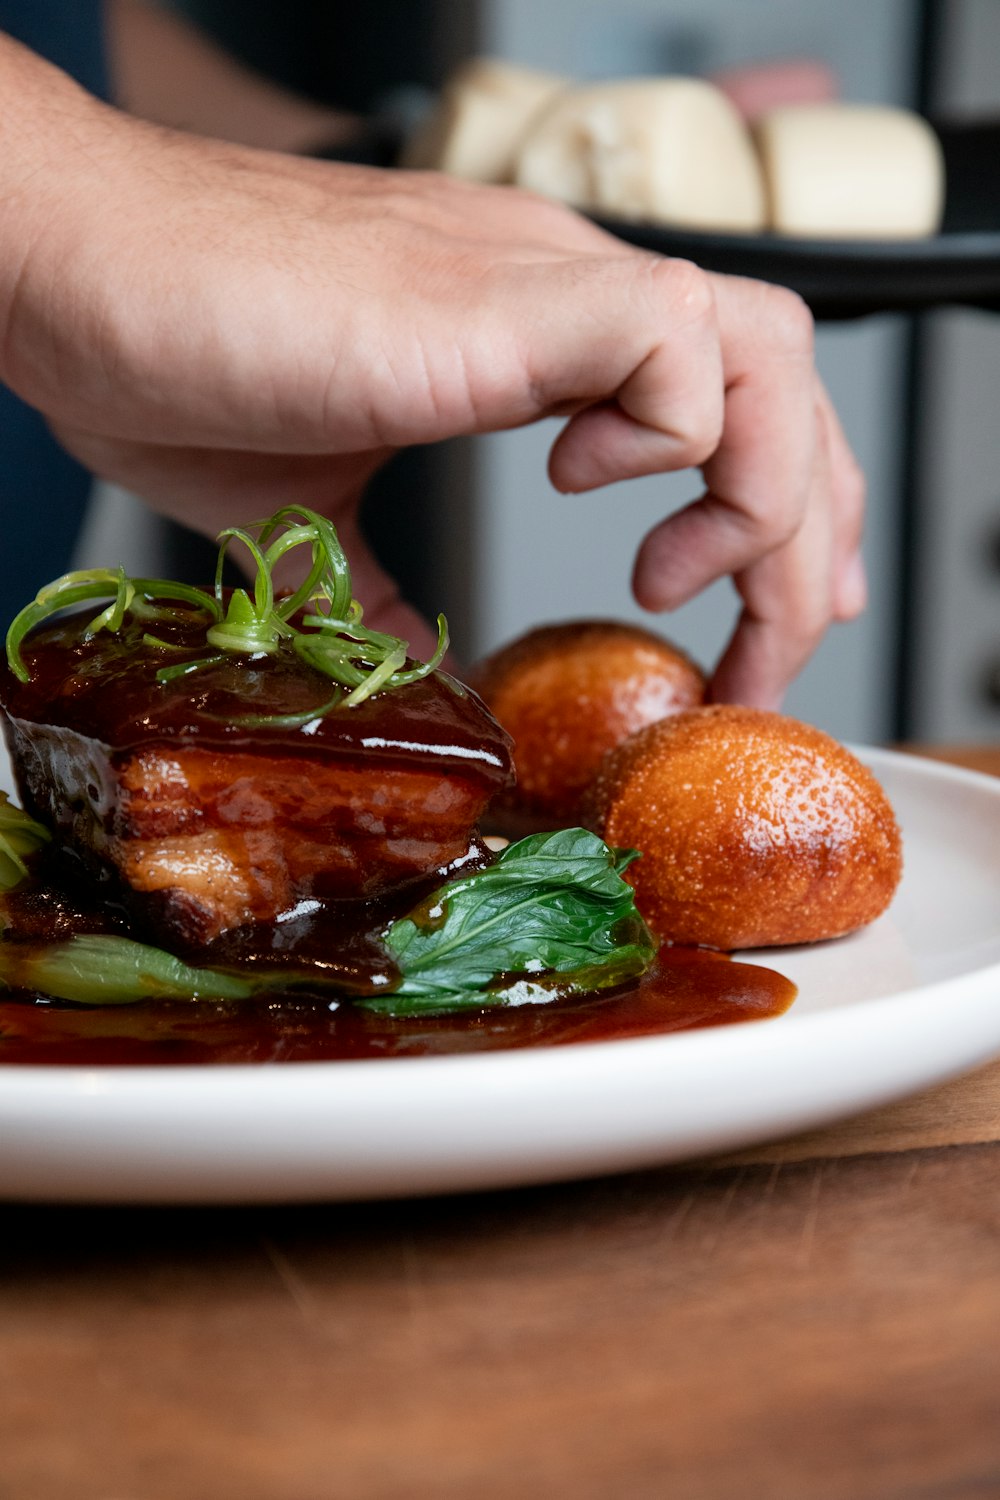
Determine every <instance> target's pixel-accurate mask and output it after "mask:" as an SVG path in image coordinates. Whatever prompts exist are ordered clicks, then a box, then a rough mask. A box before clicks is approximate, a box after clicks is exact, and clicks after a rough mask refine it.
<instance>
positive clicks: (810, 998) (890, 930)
mask: <svg viewBox="0 0 1000 1500" xmlns="http://www.w3.org/2000/svg"><path fill="white" fill-rule="evenodd" d="M865 759H866V760H867V761H868V763H869V764H870V765H871V766H872V768H873V769H874V770H875V772H876V774H877V775H878V776H879V778H880V780H881V781H882V783H883V785H884V786H885V789H886V791H887V792H888V794H889V796H890V798H891V799H892V802H893V804H894V806H895V808H896V811H897V813H898V815H899V818H900V821H901V823H902V827H903V834H904V840H905V849H906V873H905V876H904V879H903V883H902V886H901V888H900V890H899V893H898V894H897V897H896V900H895V901H894V903H893V906H892V909H891V911H890V912H889V914H888V915H887V916H885V917H883V918H882V919H881V920H880V921H879V922H877V923H875V924H874V925H873V926H872V927H870V928H869V929H867V931H865V932H863V933H861V934H859V935H857V936H855V937H852V938H847V939H843V940H841V941H840V942H837V943H830V944H824V945H819V946H817V947H813V948H808V949H792V950H787V949H786V950H784V951H783V952H781V953H780V954H772V955H771V957H770V960H769V961H770V962H771V963H773V964H774V965H775V967H777V968H779V969H780V970H781V971H782V973H785V974H787V975H788V976H789V977H790V978H792V979H793V980H795V982H796V983H797V984H798V985H799V987H800V995H799V998H798V1000H797V1001H796V1003H795V1005H794V1006H793V1007H792V1009H791V1010H790V1011H789V1012H788V1013H787V1014H786V1015H785V1016H782V1017H780V1018H779V1019H777V1020H771V1021H762V1022H751V1023H745V1024H742V1025H736V1026H731V1027H718V1028H714V1029H711V1030H706V1031H693V1032H686V1033H680V1034H674V1035H669V1036H662V1037H650V1038H637V1039H635V1040H627V1041H617V1042H607V1043H588V1044H581V1045H576V1046H567V1047H559V1048H552V1049H550V1050H546V1049H539V1050H536V1051H527V1052H523V1051H522V1052H514V1051H512V1052H500V1053H488V1054H479V1055H465V1056H461V1057H435V1058H397V1059H392V1060H374V1061H361V1062H334V1063H300V1064H290V1065H287V1066H284V1067H283V1066H280V1065H277V1066H263V1067H254V1066H252V1065H247V1066H238V1067H237V1066H220V1067H195V1068H185V1067H169V1068H113V1069H107V1070H99V1069H83V1068H55V1067H48V1068H46V1067H38V1068H33V1067H9V1068H0V1143H2V1144H0V1194H3V1195H5V1196H7V1197H20V1198H32V1199H50V1200H67V1201H68V1200H74V1199H75V1200H105V1201H118V1202H153V1201H160V1202H174V1203H181V1202H189V1203H193V1202H214V1203H221V1202H252V1201H258V1202H264V1201H271V1202H277V1201H281V1200H293V1199H338V1198H364V1197H383V1196H392V1195H400V1194H408V1193H428V1192H438V1191H451V1190H456V1189H467V1188H489V1187H497V1186H503V1185H513V1184H524V1183H531V1182H542V1181H546V1180H555V1179H559V1178H568V1177H580V1176H587V1175H590V1174H594V1173H601V1172H614V1171H622V1170H626V1169H629V1168H640V1167H648V1166H653V1165H656V1164H660V1163H665V1162H671V1161H678V1160H682V1159H684V1158H690V1157H694V1156H698V1155H701V1154H703V1153H706V1152H711V1151H718V1150H723V1149H726V1150H728V1149H732V1148H735V1147H739V1146H745V1145H749V1144H751V1143H752V1142H754V1141H759V1140H762V1139H765V1138H767V1137H774V1136H779V1135H783V1134H787V1133H789V1132H792V1131H797V1130H801V1129H804V1128H806V1127H808V1126H815V1125H820V1124H823V1123H825V1122H827V1121H830V1120H833V1119H835V1118H837V1117H838V1116H843V1115H846V1114H849V1113H851V1112H852V1111H857V1110H861V1109H864V1108H866V1107H868V1106H872V1105H876V1104H879V1103H882V1102H884V1101H887V1100H889V1099H893V1098H896V1097H898V1096H900V1095H902V1094H905V1093H907V1092H908V1091H912V1090H914V1089H918V1088H920V1087H922V1086H924V1085H927V1084H930V1083H933V1082H935V1081H937V1080H939V1079H942V1078H945V1077H947V1076H948V1075H950V1074H953V1073H956V1072H959V1071H961V1070H962V1069H964V1068H968V1067H971V1066H973V1065H974V1064H976V1063H978V1062H981V1061H984V1060H985V1059H987V1058H988V1057H990V1056H991V1055H992V1054H993V1053H995V1052H1000V780H993V779H992V778H989V777H985V776H976V775H973V774H972V773H970V772H965V771H958V770H954V769H952V768H951V767H946V766H942V765H938V764H935V763H933V762H930V761H921V760H917V759H912V758H909V757H906V756H900V755H894V754H891V753H889V752H886V751H869V752H865Z"/></svg>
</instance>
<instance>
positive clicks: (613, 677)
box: [470, 620, 705, 827]
mask: <svg viewBox="0 0 1000 1500" xmlns="http://www.w3.org/2000/svg"><path fill="white" fill-rule="evenodd" d="M470 680H471V685H472V686H473V687H474V688H475V689H476V691H477V692H478V693H479V695H480V696H481V697H482V698H483V699H484V700H485V701H486V703H487V705H488V706H489V708H490V709H491V710H492V712H493V714H494V715H495V717H496V718H497V719H498V720H499V721H500V723H501V724H502V725H503V727H504V728H505V729H506V730H507V732H508V734H510V735H511V736H512V738H513V740H514V764H515V767H516V770H517V786H516V787H515V789H514V790H513V792H512V793H510V794H509V796H508V798H507V799H506V800H507V806H509V807H511V808H514V809H516V810H517V811H518V812H520V813H521V814H522V815H525V816H526V817H528V818H530V819H532V820H534V821H535V822H537V824H538V825H539V826H542V825H544V826H545V827H557V826H559V825H560V824H567V823H574V822H578V821H579V819H580V817H581V815H582V809H581V800H582V797H583V794H584V792H585V791H586V790H587V788H588V787H589V785H590V782H591V781H592V780H593V778H594V776H595V775H596V774H597V770H598V767H599V766H600V764H601V761H602V760H603V758H604V755H605V753H606V751H608V750H610V749H611V748H612V747H613V746H615V745H618V744H620V743H621V742H622V740H624V739H626V738H627V737H628V736H629V735H630V734H632V733H633V732H634V731H635V730H636V729H640V728H642V726H643V725H645V724H650V723H652V722H653V721H654V720H656V719H662V718H664V717H665V716H666V715H668V714H675V713H678V712H679V711H680V710H681V709H685V708H689V707H690V706H691V705H692V704H695V703H701V702H703V700H704V697H705V678H704V675H703V673H702V672H701V671H700V670H699V668H698V667H696V666H695V664H694V662H692V661H691V660H690V659H689V658H688V657H687V656H685V655H684V653H683V652H681V651H679V650H678V649H677V647H676V646H672V645H670V644H669V642H667V641H664V640H663V639H662V637H660V636H658V635H654V634H653V633H652V631H649V630H643V629H641V627H639V626H637V625H626V624H620V623H617V622H614V621H604V620H580V621H570V622H567V623H565V624H559V625H543V626H540V627H539V628H537V629H535V630H530V631H528V633H527V634H526V635H523V636H520V637H519V638H518V639H517V640H515V641H512V642H511V643H510V644H509V645H507V646H504V647H502V648H501V649H500V650H499V651H497V652H495V653H494V654H493V655H492V656H489V657H487V658H486V660H485V661H483V662H482V663H481V664H480V666H479V667H478V668H477V669H476V670H475V671H474V673H473V674H472V676H471V679H470Z"/></svg>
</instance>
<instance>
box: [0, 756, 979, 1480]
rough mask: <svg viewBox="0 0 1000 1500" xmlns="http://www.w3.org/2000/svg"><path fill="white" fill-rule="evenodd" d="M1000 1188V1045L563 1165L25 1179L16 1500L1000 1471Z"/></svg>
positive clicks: (16, 1268)
mask: <svg viewBox="0 0 1000 1500" xmlns="http://www.w3.org/2000/svg"><path fill="white" fill-rule="evenodd" d="M951 758H954V759H961V760H962V761H963V762H964V763H966V764H971V763H972V762H973V760H974V759H975V757H974V756H973V755H971V754H960V753H958V752H956V753H955V754H954V755H953V756H952V757H951ZM978 766H979V768H980V769H987V770H993V769H995V770H1000V753H997V752H993V751H991V752H982V754H981V756H980V757H979V759H978ZM998 1004H1000V996H998ZM0 1149H2V1145H0ZM998 1184H1000V1063H994V1064H991V1065H990V1066H989V1067H986V1068H984V1069H981V1070H980V1071H979V1072H978V1073H975V1074H972V1075H970V1076H968V1077H966V1078H963V1079H960V1080H956V1081H954V1082H952V1083H949V1084H946V1085H943V1086H940V1087H938V1088H936V1089H933V1090H931V1091H929V1092H927V1093H925V1094H923V1095H921V1096H919V1097H917V1098H914V1099H910V1100H906V1101H903V1102H901V1103H899V1104H897V1105H894V1106H892V1107H891V1108H886V1109H881V1110H878V1111H875V1112H873V1113H870V1114H868V1115H866V1116H863V1117H860V1118H859V1119H856V1120H853V1121H849V1122H846V1123H844V1124H841V1125H838V1126H835V1127H832V1128H831V1129H829V1130H824V1131H814V1132H811V1133H810V1134H808V1135H805V1136H800V1137H798V1138H796V1139H795V1140H793V1141H788V1142H781V1143H777V1144H776V1145H772V1146H769V1147H764V1148H759V1149H757V1150H755V1151H753V1152H747V1153H743V1154H742V1155H741V1156H739V1157H730V1158H725V1159H723V1158H719V1159H717V1160H715V1161H711V1162H700V1163H694V1164H692V1165H691V1166H688V1167H680V1168H678V1167H675V1168H670V1169H665V1170H661V1171H654V1172H643V1173H636V1174H630V1175H625V1176H621V1177H616V1178H607V1179H601V1180H597V1181H592V1182H584V1183H576V1184H572V1185H566V1186H557V1187H547V1188H533V1189H530V1190H525V1191H518V1192H505V1193H492V1194H480V1195H470V1196H465V1197H457V1198H451V1199H428V1200H422V1201H408V1202H403V1203H392V1204H377V1205H364V1206H352V1205H339V1206H325V1207H324V1206H321V1207H303V1208H291V1209H289V1208H281V1209H278V1208H275V1209H254V1210H192V1209H186V1210H169V1209H162V1210H149V1209H143V1210H138V1209H136V1210H126V1209H81V1208H72V1209H67V1208H57V1207H20V1206H7V1207H5V1208H3V1209H2V1210H0V1229H2V1233H0V1500H424V1497H427V1500H507V1497H513V1500H535V1497H549V1496H554V1497H559V1500H561V1497H564V1496H565V1497H573V1500H605V1497H608V1500H610V1497H614V1500H618V1497H622V1500H647V1497H648V1500H661V1497H662V1500H744V1497H749V1500H757V1497H760V1500H965V1497H968V1500H985V1497H992V1496H1000V1187H998Z"/></svg>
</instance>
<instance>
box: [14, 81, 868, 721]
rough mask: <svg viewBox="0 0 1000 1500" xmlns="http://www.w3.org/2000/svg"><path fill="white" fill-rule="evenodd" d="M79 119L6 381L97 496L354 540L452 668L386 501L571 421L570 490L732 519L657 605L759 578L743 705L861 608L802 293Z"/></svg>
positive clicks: (534, 221)
mask: <svg viewBox="0 0 1000 1500" xmlns="http://www.w3.org/2000/svg"><path fill="white" fill-rule="evenodd" d="M75 93H76V91H74V94H75ZM80 97H82V98H85V96H80ZM74 107H75V108H76V110H77V114H76V116H75V121H74V145H75V147H76V149H75V151H70V152H66V153H64V155H63V158H62V159H61V160H60V162H59V165H58V166H57V167H55V168H54V169H52V170H51V171H50V173H49V174H48V175H47V176H46V178H45V180H44V183H43V184H42V185H39V182H38V180H37V179H35V178H32V177H28V176H25V175H24V174H23V173H22V175H21V176H20V178H19V181H20V182H21V184H22V186H21V187H20V189H19V192H20V198H21V203H22V206H23V216H22V218H21V220H20V223H21V224H22V226H24V230H25V231H26V233H27V235H28V252H27V253H25V254H24V255H23V256H21V257H20V258H19V259H18V262H17V263H18V265H19V267H20V276H19V278H18V279H17V281H16V285H15V286H13V287H12V289H11V291H10V294H9V296H8V298H7V302H6V314H7V316H6V334H7V336H6V340H5V343H4V356H3V375H4V378H5V379H7V380H8V382H9V383H10V384H11V385H12V386H13V387H14V388H15V389H16V390H18V391H19V393H20V394H21V395H23V396H24V397H25V398H26V399H27V400H29V401H31V402H32V403H34V404H35V405H37V406H38V407H39V408H40V409H41V410H42V411H43V412H45V414H46V415H47V416H48V418H49V420H50V421H51V422H52V424H53V426H54V428H55V430H56V431H57V433H58V434H59V436H60V437H61V438H62V440H63V441H64V442H65V443H66V444H67V446H68V447H69V448H70V449H71V450H72V451H73V452H75V453H76V454H77V456H79V457H80V458H81V459H82V460H83V462H85V463H86V464H88V465H89V466H90V467H91V468H92V469H93V470H94V471H95V472H97V473H99V474H102V475H105V476H107V477H109V478H112V479H115V480H117V481H118V482H120V483H122V484H124V485H126V486H127V487H129V488H130V489H133V490H134V491H135V492H136V493H138V494H140V495H142V496H143V497H144V498H145V499H147V500H148V501H149V502H150V503H151V504H153V505H155V506H156V507H157V508H158V509H160V510H161V511H163V512H164V513H166V514H170V515H173V516H175V517H177V518H178V519H181V520H184V521H185V522H186V523H187V524H189V525H194V526H196V527H197V528H198V529H199V530H202V531H205V532H206V533H210V534H214V532H215V531H217V530H218V529H219V528H220V527H221V526H222V525H226V524H230V523H233V522H236V523H239V522H246V521H248V520H251V519H254V518H256V517H257V516H259V515H262V514H266V513H268V512H269V511H271V510H273V509H274V508H275V507H276V506H277V505H279V504H300V505H301V504H304V505H309V506H311V507H313V508H316V509H319V510H323V511H325V512H326V513H327V514H329V515H331V516H332V517H333V518H334V519H335V520H336V521H337V523H338V525H339V527H340V529H341V531H342V534H343V536H344V540H345V545H346V546H347V549H348V551H349V554H350V555H351V559H352V564H353V565H354V568H355V572H356V581H357V593H358V595H359V597H361V598H362V600H363V601H364V602H365V604H366V607H367V611H368V615H367V617H368V618H369V619H371V620H372V622H373V623H378V622H381V623H383V624H385V625H386V626H387V627H389V628H393V629H396V630H398V631H399V633H401V634H404V635H406V636H408V637H409V638H410V639H411V642H412V643H413V644H414V645H415V647H416V648H417V649H422V648H423V646H424V645H425V643H426V639H427V637H426V635H424V636H418V635H417V633H416V628H415V626H414V623H413V621H412V620H409V619H403V618H402V617H401V615H400V610H401V606H400V605H399V603H398V600H395V599H394V596H393V594H392V591H391V587H390V585H389V584H388V581H387V580H385V579H384V577H383V576H382V575H379V574H378V572H377V570H376V568H375V565H374V563H373V562H372V560H371V559H370V558H369V557H368V556H367V554H366V553H365V551H364V550H363V548H362V546H361V543H360V539H359V537H358V533H357V528H356V524H355V513H356V506H357V502H358V498H359V496H360V493H361V491H362V489H363V487H364V484H365V482H366V481H367V479H368V478H369V476H370V475H371V473H372V472H373V470H374V469H375V467H376V466H377V465H378V464H379V463H380V462H381V461H382V460H383V459H384V458H385V457H386V456H387V455H388V454H389V453H390V452H392V451H393V450H394V449H396V448H398V447H401V446H405V445H409V444H413V443H424V442H431V441H435V440H437V439H441V438H446V437H450V436H454V435H457V434H463V433H479V432H487V431H495V430H499V429H502V428H508V427H515V426H518V425H521V424H524V423H528V422H533V421H535V420H537V419H539V418H541V417H545V416H550V415H553V414H564V415H567V417H568V421H567V424H566V426H565V428H564V429H563V431H562V433H561V435H560V437H559V438H558V439H557V441H556V443H555V445H554V447H553V450H552V454H551V460H550V475H551V478H552V481H553V483H554V484H555V485H556V487H557V488H559V489H562V490H566V491H576V490H585V489H593V488H596V487H598V486H601V485H604V484H609V483H612V482H614V481H617V480H620V479H627V478H631V477H634V476H637V475H640V474H651V473H658V472H666V471H668V470H673V469H683V468H687V467H690V466H697V467H700V468H701V469H702V471H703V474H704V477H705V481H706V485H707V491H706V495H705V496H704V497H703V499H702V500H701V501H699V502H696V503H695V504H694V505H693V506H691V507H689V508H687V509H686V510H685V511H682V512H680V513H679V514H678V515H675V516H672V517H670V518H668V519H667V520H666V521H665V522H663V523H662V524H661V525H660V526H659V527H657V528H656V529H655V530H654V531H653V532H652V533H651V534H650V536H649V537H648V538H647V539H646V541H645V542H644V543H643V545H642V547H641V549H640V552H639V556H638V560H637V565H636V573H635V590H636V594H637V597H638V598H639V600H640V602H641V603H642V604H644V605H645V606H647V607H649V608H652V609H664V608H673V607H676V605H678V604H680V603H682V602H683V601H684V600H685V599H687V598H690V597H691V596H692V595H693V594H694V593H696V592H697V591H698V590H699V589H701V588H703V587H704V586H705V585H706V584H707V583H709V582H710V581H712V579H714V578H716V577H719V576H722V575H723V574H725V573H732V574H733V576H734V579H735V581H736V584H737V587H738V589H739V590H740V592H741V594H742V596H743V599H744V606H745V608H744V614H743V617H742V619H741V622H740V624H739V626H738V627H737V631H736V634H735V636H734V639H733V641H732V643H731V645H730V647H729V649H728V650H727V652H726V654H725V656H724V657H723V660H722V663H721V664H720V667H719V669H718V671H717V673H716V677H715V679H714V683H713V692H714V695H715V696H716V697H720V698H721V697H725V698H740V699H742V700H743V701H746V702H752V703H760V704H774V703H776V702H777V701H778V699H779V698H780V695H781V692H782V691H783V689H784V687H785V686H786V684H787V682H788V681H789V680H790V678H791V677H792V676H793V675H794V673H795V672H796V671H797V670H798V668H799V667H800V666H801V665H802V664H803V662H804V660H805V659H806V657H807V656H808V654H809V652H810V651H811V650H812V648H813V647H814V646H815V644H816V642H817V640H818V639H819V637H820V635H821V634H822V631H823V629H824V628H825V626H826V625H827V624H828V623H829V621H830V620H831V619H835V618H847V617H849V616H850V615H851V614H853V613H854V612H856V610H857V609H858V608H859V607H860V603H861V596H862V592H863V590H862V587H861V585H860V584H859V581H858V566H859V565H858V562H857V533H858V527H859V513H860V485H859V481H858V479H857V475H856V470H855V468H854V465H853V460H852V459H851V457H850V454H849V451H848V449H847V446H846V444H845V442H844V439H843V436H842V434H841V432H840V429H839V426H838V425H837V424H836V421H835V419H834V418H833V416H832V412H831V409H830V407H829V403H828V401H827V399H826V397H825V396H824V395H823V394H822V392H821V391H820V389H819V386H818V382H817V378H816V375H815V371H814V368H813V362H812V330H811V321H810V319H809V316H808V314H807V312H806V311H805V309H804V308H803V306H802V304H801V303H800V302H799V301H798V300H797V299H796V298H795V297H793V296H792V295H791V294H790V293H787V292H784V291H782V290H779V289H776V288H772V287H765V286H763V285H762V284H759V283H753V282H744V281H740V280H733V279H726V278H722V277H714V276H710V275H706V274H705V273H703V272H701V271H699V270H697V269H696V268H695V267H693V266H691V265H689V264H687V263H685V262H679V261H669V260H663V259H659V258H656V257H653V256H648V255H646V254H644V253H641V252H639V251H635V250H632V249H630V248H628V247H626V246H624V245H622V244H621V243H620V242H619V241H617V240H615V239H613V238H612V237H610V236H607V235H605V234H604V233H603V232H602V231H600V230H598V229H597V228H596V227H595V226H593V225H591V224H590V223H588V222H587V221H585V220H584V219H582V218H580V217H579V216H577V215H576V214H574V213H573V212H571V211H570V210H568V209H564V208H562V207H559V206H556V205H554V204H551V203H548V202H546V201H544V200H540V199H537V198H534V197H532V196H529V195H526V194H523V193H520V192H516V191H514V190H512V189H503V188H482V187H477V186H474V185H471V184H466V183H460V182H452V181H447V180H445V179H443V178H440V177H437V176H433V175H429V174H426V175H425V174H416V173H414V174H405V175H404V174H399V173H384V172H377V171H370V170H367V169H362V168H356V167H338V166H331V165H329V164H326V163H322V164H321V163H315V162H309V161H300V160H297V159H293V158H288V157H284V156H277V155H272V154H269V153H263V152H255V151H250V150H245V149H243V148H237V147H231V146H226V145H223V144H221V143H218V142H212V141H206V140H202V139H199V138H197V137H191V136H186V135H180V134H175V133H173V132H169V131H163V130H160V129H158V128H155V127H151V126H147V125H144V124H142V123H141V122H137V121H133V120H131V119H129V118H128V117H125V116H122V115H120V114H118V113H116V112H114V111H111V110H107V109H105V108H103V107H102V106H99V105H96V104H94V103H93V101H87V102H86V105H81V104H80V103H79V100H75V101H74ZM64 117H65V109H64V111H63V128H65V124H64ZM25 152H27V154H28V155H29V157H30V150H29V149H28V148H27V147H22V160H23V157H24V154H25ZM5 262H6V257H5Z"/></svg>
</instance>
